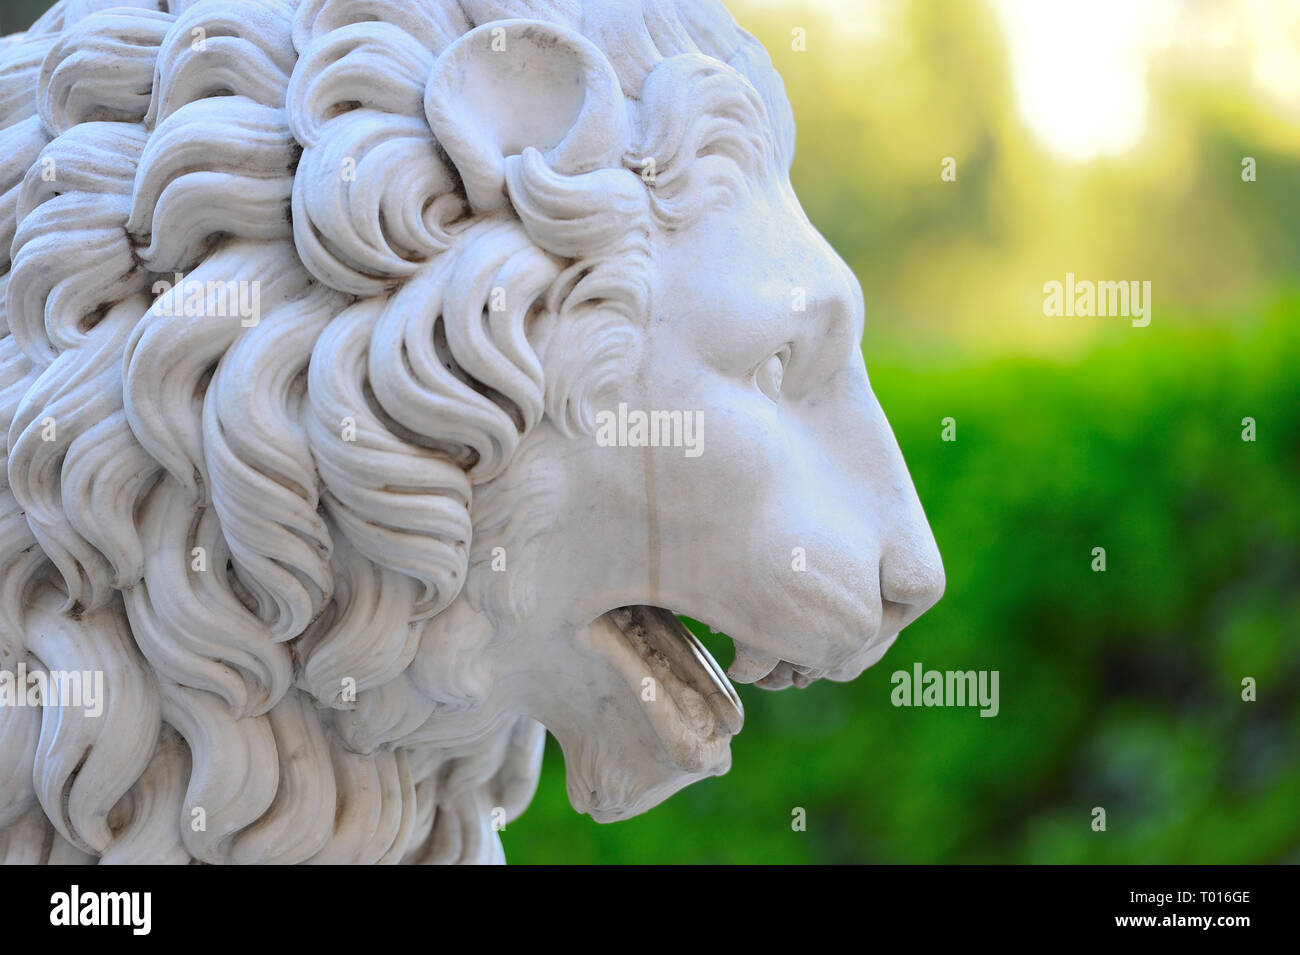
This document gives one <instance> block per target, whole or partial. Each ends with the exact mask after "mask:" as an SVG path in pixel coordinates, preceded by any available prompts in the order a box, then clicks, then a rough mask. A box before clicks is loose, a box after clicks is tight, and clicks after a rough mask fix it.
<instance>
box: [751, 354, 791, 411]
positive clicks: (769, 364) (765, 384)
mask: <svg viewBox="0 0 1300 955" xmlns="http://www.w3.org/2000/svg"><path fill="white" fill-rule="evenodd" d="M789 360H790V346H789V345H786V346H785V347H784V348H782V349H781V350H780V351H779V352H777V353H776V354H775V355H773V356H772V357H771V358H769V359H768V360H767V361H765V362H763V364H761V365H759V366H758V370H757V371H756V372H755V373H754V382H755V383H756V384H757V385H758V390H759V391H761V392H763V394H765V395H767V396H768V397H769V398H771V399H772V400H773V401H776V400H778V399H779V398H780V397H781V380H782V379H783V378H785V365H786V362H787V361H789Z"/></svg>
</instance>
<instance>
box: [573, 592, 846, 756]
mask: <svg viewBox="0 0 1300 955" xmlns="http://www.w3.org/2000/svg"><path fill="white" fill-rule="evenodd" d="M597 622H598V623H600V622H608V624H609V625H610V626H609V627H601V628H596V629H597V630H598V631H603V634H602V637H603V638H602V639H598V640H597V641H595V642H594V644H593V647H592V648H593V649H595V650H597V651H598V652H600V653H601V655H602V656H604V657H605V658H606V659H608V660H610V662H611V663H613V664H614V666H615V668H616V669H617V670H618V671H619V672H620V673H621V675H622V676H623V678H624V680H625V681H626V682H627V684H628V686H629V688H630V689H632V690H633V691H634V692H636V693H638V694H639V698H640V699H641V701H642V703H643V704H644V705H645V709H646V712H647V715H648V717H649V719H650V722H651V724H652V725H653V727H654V729H655V731H656V733H657V735H658V736H659V738H660V739H661V740H662V741H663V742H664V744H665V745H666V746H667V747H668V749H669V752H670V753H671V754H672V755H673V757H674V759H676V761H677V762H678V763H679V764H681V765H682V766H684V767H688V768H691V769H697V770H704V769H705V767H706V765H707V764H709V763H711V762H713V761H714V759H715V758H716V757H718V756H719V755H720V754H719V752H718V751H719V750H720V749H725V747H726V746H727V743H728V741H729V740H730V738H731V737H732V736H734V735H736V734H737V733H739V732H740V729H741V727H742V725H743V724H744V720H745V709H744V706H743V705H742V704H741V702H740V697H739V696H738V695H737V693H736V690H735V687H733V686H732V684H731V680H735V681H736V682H738V683H753V684H755V685H757V686H760V687H763V688H764V689H772V690H779V689H784V688H786V687H789V686H799V687H803V686H807V685H808V684H809V683H811V682H812V681H813V680H815V679H817V678H819V677H820V676H822V675H823V672H822V671H820V670H817V669H815V668H812V667H803V666H799V665H797V664H793V663H790V662H789V661H786V660H781V659H779V658H777V657H773V656H768V655H766V654H762V653H758V652H756V651H753V650H751V649H749V648H747V647H745V646H743V645H741V644H739V643H737V644H736V655H735V659H734V660H733V661H732V664H731V666H730V667H729V668H728V669H727V671H726V673H725V674H724V672H723V669H722V667H720V666H719V665H718V663H717V661H716V660H714V659H713V657H712V656H711V655H710V653H709V651H708V650H707V649H705V647H704V645H703V644H702V643H701V642H700V641H699V640H698V639H697V638H696V637H695V635H694V634H692V633H691V632H690V631H689V630H688V629H687V628H686V626H685V625H684V624H683V623H682V622H681V621H680V620H679V619H678V617H677V615H676V614H675V613H673V612H672V611H670V610H666V609H664V608H662V607H652V606H648V605H635V606H629V607H619V608H616V609H614V610H611V611H609V612H608V613H606V614H604V615H603V616H602V617H601V618H599V620H598V621H597ZM728 676H730V677H731V680H728V678H727V677H728ZM665 704H666V705H665Z"/></svg>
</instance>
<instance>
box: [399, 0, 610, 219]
mask: <svg viewBox="0 0 1300 955" xmlns="http://www.w3.org/2000/svg"><path fill="white" fill-rule="evenodd" d="M424 111H425V115H426V116H427V117H428V120H429V126H430V127H431V128H432V129H433V134H434V136H436V137H437V139H438V142H439V143H440V144H441V145H442V148H443V149H445V150H446V151H447V155H448V156H450V157H451V160H452V162H453V163H455V165H456V169H457V171H458V172H459V173H460V176H461V179H462V180H463V182H464V183H465V192H466V194H467V196H468V197H469V201H470V205H471V206H473V208H474V210H475V211H477V212H488V211H492V210H494V209H498V208H501V207H502V206H504V205H505V203H506V195H505V176H506V158H507V157H508V156H513V155H517V154H519V153H521V152H523V151H524V150H525V149H526V148H528V147H530V146H531V147H534V148H536V149H537V150H539V151H540V152H541V153H542V154H543V155H544V157H545V159H546V161H547V164H548V165H550V167H551V168H552V169H554V170H555V171H556V172H559V173H564V174H566V175H576V174H578V173H584V172H591V171H593V170H595V169H600V168H604V167H607V166H611V165H616V164H618V163H619V162H620V160H621V158H622V155H623V152H624V151H625V150H626V149H627V146H628V138H629V125H628V118H627V107H626V104H625V103H624V100H623V92H622V89H621V88H620V86H619V82H618V77H617V76H616V75H615V73H614V70H613V67H612V66H611V65H610V63H609V61H608V60H607V59H606V58H605V56H604V54H603V53H601V52H600V50H599V49H597V48H596V47H595V46H594V45H592V44H591V43H590V42H589V41H587V40H586V39H585V38H583V37H582V35H581V34H579V33H576V32H574V31H573V30H570V29H567V28H565V27H561V26H558V25H556V24H552V23H543V22H541V21H539V20H498V21H495V22H492V23H485V24H483V25H482V26H480V27H478V28H476V29H474V30H471V31H470V32H469V33H466V34H465V35H464V36H462V37H461V38H460V39H459V40H457V41H456V42H455V43H453V44H452V45H451V46H449V47H447V49H446V50H444V51H443V53H442V55H441V56H439V57H438V61H437V63H435V64H434V68H433V72H432V74H431V75H430V77H429V84H428V86H427V87H426V89H425V96H424Z"/></svg>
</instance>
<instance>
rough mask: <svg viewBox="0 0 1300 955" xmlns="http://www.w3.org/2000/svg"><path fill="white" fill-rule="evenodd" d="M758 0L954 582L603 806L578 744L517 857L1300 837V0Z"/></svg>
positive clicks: (543, 790) (1177, 848) (1096, 858)
mask: <svg viewBox="0 0 1300 955" xmlns="http://www.w3.org/2000/svg"><path fill="white" fill-rule="evenodd" d="M47 5H48V4H47V3H45V2H43V0H0V27H3V32H10V31H13V30H18V29H22V28H24V27H25V26H26V25H27V24H29V23H30V22H31V20H32V19H34V17H35V16H36V15H37V14H38V13H39V12H41V11H42V10H43V9H44V8H45V7H46V6H47ZM728 6H729V7H730V8H731V9H732V11H733V13H734V14H735V15H736V18H737V19H738V20H739V21H740V23H741V24H742V25H743V26H745V27H746V28H747V29H748V30H749V31H750V32H752V33H753V34H754V35H755V36H757V37H758V38H759V39H760V40H762V41H763V43H764V44H765V45H766V46H767V48H768V50H769V51H770V53H771V55H772V58H773V60H774V62H775V64H776V66H777V68H778V70H779V71H780V72H781V73H782V75H783V76H784V78H785V82H786V88H787V91H788V93H789V95H790V99H791V101H792V104H793V106H794V112H795V117H796V121H797V123H798V127H799V144H798V153H797V157H796V159H795V163H794V170H793V178H794V182H795V186H796V188H797V189H798V191H799V193H800V195H801V196H802V199H803V202H804V205H805V208H806V209H807V211H808V214H809V216H810V217H811V219H812V221H813V222H814V223H815V224H816V225H817V226H818V228H820V229H821V231H822V232H823V233H824V234H825V235H826V237H827V238H828V239H829V240H830V242H831V243H832V245H834V246H835V248H836V249H838V250H839V251H840V253H841V254H842V255H843V256H844V258H845V259H846V260H847V261H848V262H849V264H850V265H851V266H852V267H853V268H854V270H855V272H856V273H857V275H858V278H859V279H860V281H861V282H862V285H863V288H864V290H865V294H866V300H867V327H866V337H865V340H864V342H863V350H864V352H865V355H866V359H867V365H868V369H869V371H870V374H871V378H872V382H873V385H874V388H875V390H876V393H877V395H878V396H879V398H880V400H881V403H882V404H883V406H884V408H885V411H886V413H887V414H888V416H889V419H890V421H891V422H892V424H893V427H894V431H895V433H896V435H897V437H898V440H899V443H900V445H901V446H902V449H903V453H904V455H905V457H906V459H907V461H908V464H909V466H910V469H911V473H912V476H913V479H914V481H915V484H916V486H917V489H918V492H919V493H920V496H921V500H922V501H923V502H924V504H925V507H926V511H927V513H928V515H929V518H930V522H931V525H932V527H933V529H934V533H935V536H936V538H937V539H938V542H939V546H940V549H941V551H942V552H943V555H944V561H945V565H946V568H947V575H948V589H947V594H946V596H945V597H944V599H943V600H942V601H941V603H940V604H939V605H938V606H937V607H935V608H934V609H933V610H931V611H930V612H929V613H928V614H926V615H925V616H924V617H923V618H921V619H920V620H919V621H918V622H917V623H915V624H914V625H913V626H912V627H910V628H908V630H907V631H905V632H904V634H903V635H902V636H901V637H900V639H899V641H898V643H897V644H896V645H895V646H894V648H893V649H891V650H890V652H889V653H888V654H887V655H886V657H885V658H884V660H883V661H881V662H880V663H879V664H877V665H876V666H875V667H874V668H872V669H871V670H869V671H867V673H865V674H864V675H863V676H862V677H861V678H860V679H859V680H857V681H856V682H854V683H852V684H833V683H826V684H816V685H814V686H812V687H810V688H808V689H806V690H802V691H799V690H788V691H785V692H783V693H779V694H769V693H765V692H764V691H762V690H757V689H754V688H752V687H742V688H741V691H740V692H741V695H742V697H743V698H744V702H745V707H746V710H747V719H746V725H745V729H744V732H743V733H742V734H741V735H740V736H739V737H738V738H737V739H736V740H735V741H734V743H733V747H732V751H733V754H734V767H733V769H732V770H731V772H730V774H729V775H727V776H725V777H722V778H718V779H711V780H707V781H705V782H702V783H699V784H697V785H695V786H693V787H691V788H689V789H687V790H685V791H684V792H682V793H680V794H678V795H677V796H675V797H673V798H672V799H671V800H669V801H668V802H667V803H665V804H664V805H662V806H660V807H658V808H657V809H654V810H652V811H651V812H649V813H647V814H646V815H644V816H641V817H639V818H637V819H634V820H631V821H628V822H623V823H618V824H615V825H611V826H601V825H598V824H596V823H594V822H592V821H591V820H590V819H588V818H586V817H583V816H578V815H577V814H576V813H574V812H573V810H572V809H571V808H570V807H569V805H568V801H567V798H566V796H565V792H564V771H563V762H562V758H561V756H560V753H559V751H558V748H556V747H555V746H554V745H553V743H551V744H548V751H547V757H546V762H545V768H544V772H543V777H542V781H541V786H540V789H539V791H538V794H537V797H536V799H535V801H534V804H533V806H532V808H531V809H530V810H529V811H528V812H527V813H526V814H525V815H524V816H523V818H521V819H520V820H518V821H517V822H514V823H512V824H511V825H510V826H509V827H508V828H507V830H506V831H505V832H504V833H503V834H502V838H503V841H504V843H505V847H506V853H507V856H508V858H509V859H510V860H511V861H512V862H514V863H533V862H552V863H553V862H575V863H576V862H605V863H621V862H640V863H679V862H701V863H726V862H771V863H809V862H836V863H838V862H887V863H895V862H1032V863H1101V862H1124V863H1249V862H1292V863H1294V862H1300V385H1298V384H1297V382H1298V380H1300V375H1298V374H1297V369H1298V368H1300V3H1296V2H1294V0H1222V2H1217V0H1215V2H1210V0H1205V2H1198V0H1137V2H1132V0H816V2H813V0H809V2H790V0H729V2H728ZM947 157H951V158H952V159H953V160H955V164H956V179H955V181H950V182H949V181H944V180H943V179H942V178H941V175H940V174H941V171H942V168H943V162H944V160H945V158H947ZM1247 157H1250V158H1252V159H1253V160H1254V166H1255V181H1244V180H1243V176H1242V173H1243V160H1244V159H1246V158H1247ZM1066 272H1073V273H1075V275H1076V276H1077V277H1078V278H1080V279H1092V280H1139V281H1150V282H1151V283H1152V300H1151V308H1152V311H1151V324H1150V325H1149V326H1148V327H1146V328H1135V327H1133V326H1132V325H1131V324H1130V322H1129V320H1128V319H1126V318H1121V317H1112V318H1082V317H1047V316H1044V314H1043V284H1044V283H1045V282H1048V281H1052V280H1056V281H1062V280H1063V279H1064V276H1065V273H1066ZM1247 417H1249V418H1253V419H1254V421H1255V426H1256V440H1255V441H1253V442H1249V441H1244V440H1243V439H1242V433H1243V418H1247ZM945 418H952V419H954V420H955V427H956V440H955V441H943V440H941V430H942V425H941V422H942V421H943V419H945ZM865 493H866V490H865V489H864V494H865ZM1095 547H1104V548H1105V549H1106V560H1107V566H1106V571H1105V572H1104V573H1098V572H1094V571H1093V570H1092V563H1093V548H1095ZM704 637H705V640H706V642H707V643H709V644H710V646H711V649H713V650H714V651H715V655H716V656H718V657H719V659H720V661H721V662H723V663H724V664H725V663H726V662H727V661H728V660H729V659H730V647H729V645H728V642H727V641H726V640H725V639H720V638H717V637H711V636H709V635H707V633H706V634H704ZM916 662H920V663H922V664H923V665H924V666H925V667H926V668H929V669H939V670H947V669H954V670H968V669H975V670H981V669H983V670H997V671H999V674H1000V697H1001V699H1000V712H999V714H998V715H997V716H996V717H995V718H981V717H980V716H979V714H978V711H977V710H976V709H974V708H965V709H962V708H895V707H894V706H892V705H891V703H890V694H891V691H892V689H893V685H892V684H891V682H890V674H891V673H892V672H894V671H895V670H899V669H904V670H909V671H910V670H911V668H912V666H913V664H914V663H916ZM1246 678H1251V679H1253V680H1254V681H1255V682H1256V685H1257V689H1256V694H1257V698H1256V699H1255V700H1254V701H1253V702H1249V701H1245V700H1243V699H1242V681H1243V680H1244V679H1246ZM1094 807H1103V808H1104V809H1105V810H1106V830H1105V831H1104V832H1097V831H1094V830H1093V828H1092V821H1093V812H1092V811H1093V809H1094ZM796 808H802V809H803V810H805V812H806V829H805V830H804V831H795V830H794V829H793V828H792V826H791V821H792V813H793V811H794V810H795V809H796Z"/></svg>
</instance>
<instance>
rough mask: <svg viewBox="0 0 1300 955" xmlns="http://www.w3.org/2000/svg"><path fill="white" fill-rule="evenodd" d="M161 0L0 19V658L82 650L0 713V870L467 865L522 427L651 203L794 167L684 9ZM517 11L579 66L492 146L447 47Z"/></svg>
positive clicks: (538, 512)
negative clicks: (554, 105) (59, 682)
mask: <svg viewBox="0 0 1300 955" xmlns="http://www.w3.org/2000/svg"><path fill="white" fill-rule="evenodd" d="M159 2H160V4H161V9H158V8H157V7H156V6H154V5H151V4H148V3H141V4H139V5H138V6H133V7H132V8H130V9H128V8H126V7H124V6H123V3H124V0H63V2H61V3H59V4H58V5H57V6H55V7H54V8H53V9H52V10H51V11H50V12H49V13H48V14H46V15H45V16H43V17H42V18H41V19H40V20H39V21H38V22H37V23H36V25H35V26H34V27H33V28H32V29H31V30H30V31H28V32H27V33H26V34H24V35H21V36H17V37H12V38H9V40H8V41H7V45H3V46H0V144H2V145H0V233H3V235H2V236H0V271H2V272H3V275H2V276H0V336H2V337H0V426H2V427H3V428H4V430H5V433H6V434H7V441H0V449H2V450H0V453H3V454H4V456H5V457H4V460H3V465H4V466H3V467H0V667H3V668H4V669H5V670H8V671H14V670H16V668H17V667H18V666H19V665H20V664H21V665H22V666H24V667H25V668H26V669H27V670H28V671H54V670H59V671H99V672H102V673H103V674H104V701H103V706H104V710H103V713H102V715H99V716H95V717H92V716H88V715H86V714H85V713H84V712H83V711H82V710H81V709H77V708H74V707H58V706H53V705H47V706H45V707H43V708H42V707H23V706H0V860H4V861H17V862H47V861H48V862H59V861H88V858H87V857H99V858H101V859H102V860H103V861H105V862H144V861H154V862H156V861H166V862H177V863H185V862H190V861H194V860H198V861H202V862H208V863H220V862H281V863H289V862H303V861H308V860H312V861H324V862H349V863H351V862H360V863H369V862H399V861H416V862H423V861H439V862H441V861H470V862H472V861H491V860H495V859H499V858H500V856H501V848H500V842H499V839H498V838H497V836H496V834H495V832H494V831H493V828H492V824H493V822H503V821H506V820H508V819H511V818H514V817H515V816H517V815H518V814H519V813H520V812H522V811H523V809H524V808H525V806H526V805H527V803H528V801H529V800H530V799H531V796H532V793H533V790H534V788H535V786H536V779H537V772H538V768H539V764H540V759H541V744H542V729H541V727H539V726H538V725H537V724H535V723H534V722H532V721H531V720H527V719H520V718H518V717H517V716H515V715H514V714H512V713H510V712H509V711H508V709H503V708H502V707H501V706H500V704H499V701H489V699H488V697H489V693H490V690H491V684H492V674H491V673H490V672H486V671H485V670H484V668H483V666H481V664H480V659H479V657H480V654H481V650H482V648H483V647H484V646H485V645H487V643H489V642H490V641H492V640H493V639H494V634H493V631H494V627H493V622H494V621H497V620H500V619H503V618H504V617H506V616H513V617H518V616H519V615H521V614H524V613H526V612H527V610H528V606H529V602H530V600H531V597H532V595H531V594H530V593H529V592H528V587H527V585H526V582H521V581H520V580H519V575H518V570H517V567H516V569H515V570H514V571H513V572H512V573H511V574H508V575H502V574H491V573H485V572H481V571H482V570H483V569H484V568H483V565H484V564H485V563H486V562H488V561H489V560H490V554H491V549H492V547H493V546H494V545H498V544H501V543H502V542H503V541H511V542H514V541H517V540H521V539H527V538H528V537H529V536H533V535H536V534H539V533H542V532H543V531H544V530H545V529H546V527H547V524H548V512H547V494H546V491H545V487H546V482H545V480H544V475H540V474H538V473H536V472H535V470H534V469H532V468H531V466H530V464H529V459H528V442H529V436H530V434H531V433H532V432H533V429H534V428H535V427H536V426H537V425H538V424H539V423H540V422H542V421H543V420H544V419H546V420H549V422H550V424H551V425H553V426H554V427H556V428H558V429H560V430H561V431H562V432H564V433H566V434H572V435H580V434H585V433H589V432H590V431H591V430H592V429H593V428H594V418H593V409H592V405H593V402H594V401H595V400H596V398H597V396H598V395H599V394H600V393H601V390H602V388H603V387H604V386H605V385H606V384H607V382H608V379H609V375H610V374H611V365H612V359H613V358H614V357H616V356H617V355H619V354H620V352H621V351H622V350H623V349H624V348H626V347H627V341H628V338H629V329H631V328H632V327H633V326H635V325H636V324H637V323H640V322H643V321H645V320H646V318H647V317H648V316H649V314H650V313H651V310H652V302H651V289H652V277H653V268H654V265H653V261H652V253H651V248H652V246H651V241H650V240H651V236H652V233H653V230H654V229H679V228H684V227H687V226H688V225H689V223H690V220H691V217H692V215H693V214H694V213H695V212H696V211H697V210H700V209H703V208H706V207H707V206H708V205H709V204H710V202H712V201H713V199H712V196H713V195H714V193H715V191H717V190H743V189H744V188H745V175H746V174H750V173H752V174H758V170H759V169H760V168H763V167H769V168H777V169H781V170H784V169H786V168H788V166H789V163H790V160H791V156H792V150H793V123H792V120H791V118H790V115H789V106H788V104H787V103H786V100H785V96H784V92H783V89H782V86H781V82H780V80H779V78H778V77H777V76H776V74H775V72H774V71H773V70H772V68H771V65H770V62H769V61H768V59H767V56H766V54H765V53H764V51H763V50H762V48H761V46H760V45H759V44H758V43H757V42H756V41H755V40H753V38H751V37H749V36H748V35H747V34H745V33H744V32H743V31H741V30H740V29H739V28H738V27H736V25H735V24H734V23H733V22H732V20H731V18H730V17H729V16H728V15H727V14H726V12H725V11H724V10H723V9H722V8H721V7H720V6H719V5H718V4H717V3H716V2H713V0H708V2H703V0H636V2H601V3H591V4H581V3H579V2H577V0H535V2H526V0H303V2H302V3H292V2H285V0H198V2H190V0H180V2H177V0H171V2H168V0H159ZM110 8H111V9H110ZM521 17H522V18H528V19H530V20H541V21H545V22H547V23H548V24H551V25H552V26H553V28H554V30H555V33H556V35H558V36H559V37H560V38H561V41H562V43H564V44H567V54H568V55H570V56H571V58H572V62H574V63H578V64H580V66H581V68H582V69H584V70H586V71H587V73H586V75H587V78H588V83H589V85H588V87H587V91H586V99H585V100H584V101H583V102H582V104H581V108H580V110H579V114H578V116H577V118H576V120H574V123H573V128H572V129H570V130H568V131H567V134H566V135H563V136H558V137H556V138H558V142H556V143H554V144H552V145H551V148H549V149H539V148H534V147H533V146H531V145H530V146H527V147H525V148H522V149H520V150H515V151H513V152H509V151H508V152H507V155H506V156H505V161H504V162H500V161H499V159H498V160H497V161H493V158H492V156H491V155H490V154H488V153H485V152H484V148H485V147H484V142H485V141H488V143H489V145H490V144H491V142H490V141H491V136H492V134H493V132H494V130H493V126H492V120H493V118H492V117H491V116H481V115H480V116H471V115H464V114H463V111H464V110H465V106H464V104H465V102H466V100H465V98H464V97H462V96H460V95H458V90H457V86H456V84H457V83H458V82H461V81H462V80H463V77H464V75H465V74H464V71H463V70H460V69H458V64H459V60H458V58H460V57H463V56H464V55H466V54H465V53H464V51H465V50H466V49H468V48H469V44H472V43H478V42H482V43H488V42H491V40H492V38H493V36H494V35H493V33H492V30H493V29H498V28H499V29H500V30H502V31H503V32H502V33H501V34H499V35H500V36H504V37H505V38H506V39H507V40H508V41H509V42H511V43H523V44H526V43H529V42H531V39H530V38H531V33H530V29H529V28H528V26H527V25H526V24H521V23H520V21H519V20H518V19H513V18H521ZM559 132H560V133H561V134H565V133H566V131H564V130H560V131H559ZM485 138H486V139H485ZM724 156H725V157H727V158H728V160H729V161H725V162H724V161H722V159H721V158H720V157H724ZM648 160H653V163H652V168H651V169H650V170H647V168H646V167H647V162H648ZM178 275H179V276H180V277H181V281H180V282H179V283H177V281H176V279H177V276H178ZM236 302H238V303H240V305H239V307H236V306H235V305H233V304H232V303H236ZM253 303H255V304H256V314H250V312H249V309H248V307H247V306H249V305H250V304H253ZM353 691H355V695H353ZM448 714H457V715H459V716H460V717H461V718H460V719H458V720H457V722H456V724H455V727H456V728H455V732H454V734H453V733H450V732H448V731H445V730H444V728H443V726H444V723H443V720H444V719H445V718H446V716H447V715H448ZM466 714H469V716H468V717H466ZM467 727H469V729H468V730H467ZM494 808H499V809H501V810H503V811H504V819H499V820H498V819H494V818H493V809H494ZM200 819H201V821H202V825H201V826H200V825H198V824H197V822H196V821H197V820H200Z"/></svg>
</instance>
